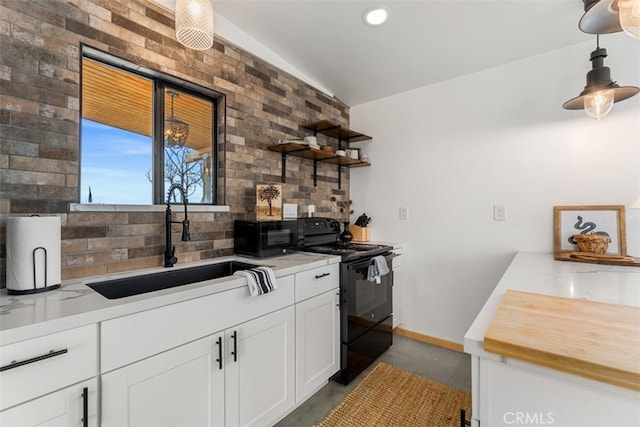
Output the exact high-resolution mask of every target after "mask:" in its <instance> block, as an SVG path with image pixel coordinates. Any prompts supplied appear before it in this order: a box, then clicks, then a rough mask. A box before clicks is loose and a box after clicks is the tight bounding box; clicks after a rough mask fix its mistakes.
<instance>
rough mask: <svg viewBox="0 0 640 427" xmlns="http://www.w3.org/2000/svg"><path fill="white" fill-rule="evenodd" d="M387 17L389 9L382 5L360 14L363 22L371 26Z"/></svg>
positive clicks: (383, 21)
mask: <svg viewBox="0 0 640 427" xmlns="http://www.w3.org/2000/svg"><path fill="white" fill-rule="evenodd" d="M387 18H389V11H388V10H387V9H385V8H383V7H379V8H376V9H367V10H365V11H364V14H363V16H362V20H363V22H364V23H365V24H367V25H370V26H372V27H376V26H378V25H382V24H384V23H385V22H386V21H387Z"/></svg>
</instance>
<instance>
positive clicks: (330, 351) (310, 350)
mask: <svg viewBox="0 0 640 427" xmlns="http://www.w3.org/2000/svg"><path fill="white" fill-rule="evenodd" d="M339 368H340V299H339V288H337V287H336V288H335V289H332V290H330V291H328V292H325V293H323V294H320V295H318V296H315V297H312V298H309V299H307V300H304V301H302V302H299V303H297V304H296V403H300V402H302V401H303V400H305V399H306V398H307V397H309V396H310V395H311V394H313V393H314V392H315V391H316V390H317V389H318V388H320V387H321V386H322V385H324V384H326V382H327V380H328V379H329V378H330V377H331V375H333V374H335V373H336V372H337V371H338V369H339Z"/></svg>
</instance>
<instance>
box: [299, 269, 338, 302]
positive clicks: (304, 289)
mask: <svg viewBox="0 0 640 427" xmlns="http://www.w3.org/2000/svg"><path fill="white" fill-rule="evenodd" d="M339 286H340V264H332V265H327V266H325V267H319V268H314V269H313V270H307V271H303V272H301V273H298V274H296V302H298V301H302V300H305V299H307V298H311V297H314V296H316V295H320V294H322V293H324V292H327V291H330V290H331V289H335V288H337V287H339Z"/></svg>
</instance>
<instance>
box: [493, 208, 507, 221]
mask: <svg viewBox="0 0 640 427" xmlns="http://www.w3.org/2000/svg"><path fill="white" fill-rule="evenodd" d="M493 220H494V221H506V220H507V207H506V206H505V205H493Z"/></svg>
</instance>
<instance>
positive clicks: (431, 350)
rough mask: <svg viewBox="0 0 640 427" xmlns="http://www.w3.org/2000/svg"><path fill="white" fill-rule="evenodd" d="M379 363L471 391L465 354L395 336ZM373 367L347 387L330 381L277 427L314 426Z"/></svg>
mask: <svg viewBox="0 0 640 427" xmlns="http://www.w3.org/2000/svg"><path fill="white" fill-rule="evenodd" d="M376 362H384V363H387V364H389V365H393V366H396V367H398V368H402V369H404V370H405V371H409V372H412V373H414V374H416V375H420V376H422V377H426V378H429V379H431V380H434V381H438V382H440V383H443V384H447V385H449V386H451V387H455V388H457V389H460V390H463V391H466V392H471V359H470V356H469V355H468V354H465V353H458V352H456V351H453V350H448V349H446V348H442V347H438V346H435V345H431V344H425V343H422V342H419V341H415V340H412V339H409V338H405V337H402V336H399V335H394V336H393V345H392V346H391V348H389V350H387V351H386V352H385V353H384V354H383V355H382V356H380V358H378V360H376ZM376 362H374V365H375V363H376ZM374 365H372V366H370V367H369V368H368V369H367V370H365V371H364V372H362V373H361V374H360V375H359V376H358V378H356V379H355V380H353V381H351V383H350V384H349V385H347V386H343V385H341V384H338V383H335V382H333V381H330V382H329V383H328V384H327V385H325V386H324V387H323V388H321V389H320V390H319V391H318V392H317V393H316V394H314V395H313V396H311V397H310V398H309V399H308V400H307V401H306V402H304V403H303V404H302V405H300V406H299V407H298V408H296V410H295V411H293V412H292V413H290V414H289V415H288V416H287V417H285V418H284V419H283V420H282V421H280V422H279V423H278V424H276V427H311V426H313V425H314V424H316V423H318V422H320V421H322V419H323V418H324V417H325V416H326V415H327V414H328V413H329V412H331V410H332V409H333V408H334V407H335V406H336V405H338V403H340V402H341V401H342V399H343V398H344V396H345V395H346V394H347V393H348V392H349V391H350V390H351V389H352V388H353V387H355V386H356V385H357V384H358V382H359V381H360V380H362V379H363V378H364V377H365V376H366V375H367V373H368V372H369V370H371V369H372V367H373V366H374Z"/></svg>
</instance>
